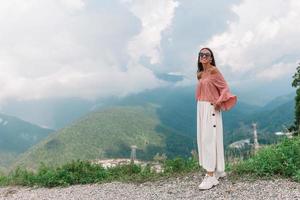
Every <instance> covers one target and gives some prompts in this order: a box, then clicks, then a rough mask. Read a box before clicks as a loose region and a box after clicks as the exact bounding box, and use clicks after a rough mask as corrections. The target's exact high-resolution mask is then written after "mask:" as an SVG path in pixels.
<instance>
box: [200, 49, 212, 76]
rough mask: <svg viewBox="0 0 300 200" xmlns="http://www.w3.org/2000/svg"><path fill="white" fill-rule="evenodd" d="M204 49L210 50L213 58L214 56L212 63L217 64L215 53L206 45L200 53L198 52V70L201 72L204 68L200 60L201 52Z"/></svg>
mask: <svg viewBox="0 0 300 200" xmlns="http://www.w3.org/2000/svg"><path fill="white" fill-rule="evenodd" d="M203 49H206V50H208V51H209V52H210V54H211V58H212V60H211V62H210V64H211V65H213V66H216V63H215V57H214V54H213V52H212V50H210V48H207V47H204V48H202V49H200V51H199V54H198V60H197V65H198V70H197V72H201V71H203V70H204V69H203V65H202V63H201V62H200V52H201V50H203Z"/></svg>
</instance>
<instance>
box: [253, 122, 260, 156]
mask: <svg viewBox="0 0 300 200" xmlns="http://www.w3.org/2000/svg"><path fill="white" fill-rule="evenodd" d="M252 126H253V136H254V152H255V153H256V151H257V149H258V148H259V143H258V140H257V130H256V123H252Z"/></svg>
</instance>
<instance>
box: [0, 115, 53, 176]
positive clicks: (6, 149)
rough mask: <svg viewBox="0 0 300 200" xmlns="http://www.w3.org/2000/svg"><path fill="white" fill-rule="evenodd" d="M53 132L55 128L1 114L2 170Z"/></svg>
mask: <svg viewBox="0 0 300 200" xmlns="http://www.w3.org/2000/svg"><path fill="white" fill-rule="evenodd" d="M51 132H53V130H50V129H45V128H41V127H39V126H36V125H33V124H31V123H28V122H25V121H23V120H21V119H18V118H16V117H13V116H8V115H5V114H0V170H1V169H2V170H3V169H5V168H7V167H8V166H9V165H10V164H11V163H12V162H13V160H14V159H15V158H16V157H17V155H18V154H20V153H23V152H25V151H26V150H27V149H28V148H30V147H31V146H33V145H34V144H36V143H38V142H39V141H40V140H42V139H44V138H45V137H47V136H48V135H49V133H51Z"/></svg>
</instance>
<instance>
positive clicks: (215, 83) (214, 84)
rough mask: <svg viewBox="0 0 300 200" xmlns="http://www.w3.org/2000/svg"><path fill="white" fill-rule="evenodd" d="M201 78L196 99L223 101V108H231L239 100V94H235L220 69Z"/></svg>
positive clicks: (213, 101)
mask: <svg viewBox="0 0 300 200" xmlns="http://www.w3.org/2000/svg"><path fill="white" fill-rule="evenodd" d="M216 71H217V72H216V73H214V74H209V75H208V76H206V77H203V78H201V79H200V80H199V81H198V83H197V87H196V95H195V97H196V100H201V101H209V102H211V103H214V104H215V103H221V104H220V105H221V110H223V111H227V110H230V109H231V108H232V107H233V106H234V105H235V104H236V102H237V96H236V95H233V94H232V93H231V92H230V90H229V87H228V84H227V82H226V81H225V79H224V77H223V75H222V74H221V72H220V71H219V70H216Z"/></svg>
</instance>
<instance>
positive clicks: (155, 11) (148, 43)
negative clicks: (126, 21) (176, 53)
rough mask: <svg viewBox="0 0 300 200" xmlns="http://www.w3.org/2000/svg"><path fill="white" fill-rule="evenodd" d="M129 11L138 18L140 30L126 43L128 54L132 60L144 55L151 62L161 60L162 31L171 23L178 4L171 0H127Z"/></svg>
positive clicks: (137, 60)
mask: <svg viewBox="0 0 300 200" xmlns="http://www.w3.org/2000/svg"><path fill="white" fill-rule="evenodd" d="M126 2H127V3H128V4H129V7H130V10H131V12H132V13H133V14H134V15H135V16H136V17H138V18H139V19H140V21H141V26H142V30H141V32H140V33H139V34H138V35H136V36H135V37H134V38H132V40H131V41H130V43H129V45H128V52H129V55H130V56H131V57H132V59H133V61H134V62H136V63H137V62H139V58H141V57H142V56H146V57H148V58H150V63H151V64H157V63H160V61H161V52H160V51H161V50H160V42H161V38H162V31H165V30H166V29H167V28H168V27H169V26H170V25H171V23H172V19H173V17H174V12H175V8H176V7H178V6H179V3H178V2H177V1H173V0H165V1H160V0H152V1H141V0H128V1H126Z"/></svg>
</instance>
